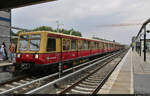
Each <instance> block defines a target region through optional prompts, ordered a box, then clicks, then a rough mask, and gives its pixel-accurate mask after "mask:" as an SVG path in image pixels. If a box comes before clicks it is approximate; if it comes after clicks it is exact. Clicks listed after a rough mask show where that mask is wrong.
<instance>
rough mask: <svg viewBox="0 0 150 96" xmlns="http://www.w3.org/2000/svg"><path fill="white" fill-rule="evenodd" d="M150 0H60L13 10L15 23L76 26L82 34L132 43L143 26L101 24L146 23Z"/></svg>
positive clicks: (29, 25)
mask: <svg viewBox="0 0 150 96" xmlns="http://www.w3.org/2000/svg"><path fill="white" fill-rule="evenodd" d="M149 4H150V0H58V1H54V2H48V3H42V4H37V5H32V6H27V7H21V8H16V9H13V10H12V25H13V26H17V27H22V28H27V29H33V28H35V27H38V26H43V25H44V26H51V27H53V28H56V21H59V22H60V24H63V25H61V26H60V28H65V29H71V28H74V29H75V30H78V31H80V32H82V34H83V37H92V36H97V37H100V38H105V39H108V40H116V41H118V42H121V43H124V44H129V43H130V41H131V37H132V36H134V35H136V34H137V33H138V31H139V29H140V27H141V26H126V27H98V26H99V25H105V24H120V23H143V22H144V21H145V20H147V19H148V18H149V16H150V12H149V9H150V5H149Z"/></svg>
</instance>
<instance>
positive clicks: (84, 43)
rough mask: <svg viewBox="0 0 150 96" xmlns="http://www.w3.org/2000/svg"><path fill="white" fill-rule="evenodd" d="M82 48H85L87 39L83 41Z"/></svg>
mask: <svg viewBox="0 0 150 96" xmlns="http://www.w3.org/2000/svg"><path fill="white" fill-rule="evenodd" d="M83 49H87V41H85V40H84V41H83Z"/></svg>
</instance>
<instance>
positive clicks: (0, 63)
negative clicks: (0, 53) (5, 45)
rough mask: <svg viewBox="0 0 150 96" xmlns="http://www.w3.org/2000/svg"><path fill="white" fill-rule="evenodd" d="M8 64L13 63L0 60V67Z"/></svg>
mask: <svg viewBox="0 0 150 96" xmlns="http://www.w3.org/2000/svg"><path fill="white" fill-rule="evenodd" d="M10 65H13V63H9V62H3V61H0V67H4V66H10Z"/></svg>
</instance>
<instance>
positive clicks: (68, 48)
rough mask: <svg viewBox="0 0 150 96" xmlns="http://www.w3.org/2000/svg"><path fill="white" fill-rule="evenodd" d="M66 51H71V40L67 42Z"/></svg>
mask: <svg viewBox="0 0 150 96" xmlns="http://www.w3.org/2000/svg"><path fill="white" fill-rule="evenodd" d="M66 49H67V50H70V40H67V42H66Z"/></svg>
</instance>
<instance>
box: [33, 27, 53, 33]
mask: <svg viewBox="0 0 150 96" xmlns="http://www.w3.org/2000/svg"><path fill="white" fill-rule="evenodd" d="M33 31H52V32H53V31H54V30H53V28H52V27H48V26H40V27H37V28H35V29H33Z"/></svg>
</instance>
